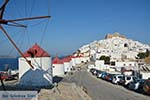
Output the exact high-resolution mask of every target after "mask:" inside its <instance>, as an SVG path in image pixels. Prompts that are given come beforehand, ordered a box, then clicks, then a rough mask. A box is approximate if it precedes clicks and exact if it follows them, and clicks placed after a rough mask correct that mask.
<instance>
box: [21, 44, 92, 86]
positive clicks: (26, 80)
mask: <svg viewBox="0 0 150 100" xmlns="http://www.w3.org/2000/svg"><path fill="white" fill-rule="evenodd" d="M23 55H24V56H25V57H26V58H27V59H28V61H30V63H31V64H32V66H33V67H34V68H31V67H30V65H29V64H28V63H27V62H26V60H25V59H24V58H23V57H20V58H19V83H20V85H24V86H48V85H52V84H53V77H54V76H59V77H63V76H64V75H65V74H66V73H68V72H71V71H72V70H73V69H74V67H75V66H76V65H78V64H81V63H85V62H89V61H90V58H89V57H84V56H81V55H80V56H79V55H78V56H74V55H71V56H67V57H64V58H63V59H59V58H58V57H57V56H56V57H55V58H54V59H53V60H52V57H51V56H50V54H48V53H47V52H46V51H45V50H44V49H42V48H41V47H40V46H39V45H38V44H35V45H33V46H32V47H31V48H29V49H28V50H27V51H26V52H25V53H24V54H23Z"/></svg>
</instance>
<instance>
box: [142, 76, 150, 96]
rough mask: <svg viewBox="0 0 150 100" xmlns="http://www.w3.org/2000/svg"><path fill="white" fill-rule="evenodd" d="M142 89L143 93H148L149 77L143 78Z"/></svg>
mask: <svg viewBox="0 0 150 100" xmlns="http://www.w3.org/2000/svg"><path fill="white" fill-rule="evenodd" d="M143 91H144V93H145V94H148V95H150V80H149V79H147V80H145V82H144V85H143Z"/></svg>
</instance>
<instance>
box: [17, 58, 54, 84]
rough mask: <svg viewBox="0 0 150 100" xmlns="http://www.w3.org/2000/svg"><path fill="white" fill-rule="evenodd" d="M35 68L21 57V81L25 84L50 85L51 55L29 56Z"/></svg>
mask: <svg viewBox="0 0 150 100" xmlns="http://www.w3.org/2000/svg"><path fill="white" fill-rule="evenodd" d="M27 59H28V60H29V61H31V64H32V65H33V66H34V69H31V67H30V65H29V64H28V63H27V62H26V61H25V59H24V58H22V57H20V58H19V81H20V84H21V85H25V86H48V85H51V84H52V82H53V81H52V66H51V57H35V58H31V57H27Z"/></svg>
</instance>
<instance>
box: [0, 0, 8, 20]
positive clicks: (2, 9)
mask: <svg viewBox="0 0 150 100" xmlns="http://www.w3.org/2000/svg"><path fill="white" fill-rule="evenodd" d="M8 1H9V0H5V2H4V4H3V5H2V6H1V8H0V19H2V18H3V15H4V11H5V7H6V5H7V3H8Z"/></svg>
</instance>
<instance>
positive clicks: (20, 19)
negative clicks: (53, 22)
mask: <svg viewBox="0 0 150 100" xmlns="http://www.w3.org/2000/svg"><path fill="white" fill-rule="evenodd" d="M50 17H51V16H37V17H29V18H19V19H13V20H5V21H6V22H15V21H24V20H34V19H44V18H50Z"/></svg>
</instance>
